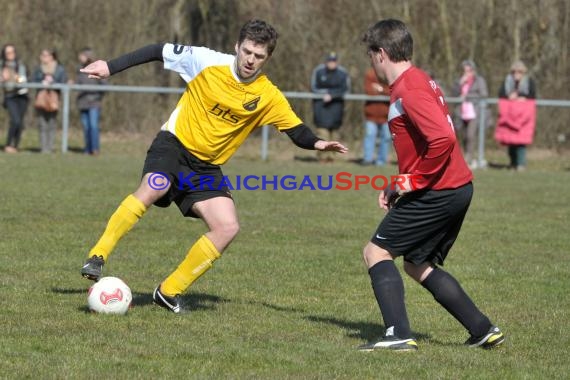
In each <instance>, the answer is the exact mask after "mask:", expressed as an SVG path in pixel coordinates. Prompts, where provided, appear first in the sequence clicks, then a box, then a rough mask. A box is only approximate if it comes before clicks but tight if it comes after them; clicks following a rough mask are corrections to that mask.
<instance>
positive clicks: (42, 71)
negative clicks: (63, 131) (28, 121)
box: [32, 49, 67, 153]
mask: <svg viewBox="0 0 570 380" xmlns="http://www.w3.org/2000/svg"><path fill="white" fill-rule="evenodd" d="M32 79H33V81H34V82H39V83H42V84H44V85H50V84H54V83H66V82H67V74H66V72H65V69H64V67H63V66H62V65H61V64H60V63H59V62H58V61H57V53H56V51H55V50H51V49H43V50H42V51H41V53H40V64H39V66H38V67H36V69H35V70H34V73H33V76H32ZM58 93H59V91H58ZM36 111H37V117H38V126H39V130H40V145H41V152H42V153H51V152H52V151H53V144H54V141H55V133H56V117H57V110H55V111H46V110H43V109H39V108H36Z"/></svg>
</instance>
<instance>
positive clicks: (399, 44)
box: [362, 19, 414, 62]
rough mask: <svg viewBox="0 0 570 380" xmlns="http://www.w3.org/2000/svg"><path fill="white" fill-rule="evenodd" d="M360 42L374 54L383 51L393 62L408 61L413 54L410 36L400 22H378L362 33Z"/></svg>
mask: <svg viewBox="0 0 570 380" xmlns="http://www.w3.org/2000/svg"><path fill="white" fill-rule="evenodd" d="M362 42H364V43H365V44H366V47H367V48H368V50H371V51H374V52H377V51H379V50H380V49H384V51H385V52H386V54H388V57H390V60H391V61H393V62H401V61H410V60H411V59H412V55H413V53H414V40H413V39H412V34H411V33H410V31H409V30H408V28H407V27H406V24H404V23H403V22H402V21H400V20H394V19H387V20H382V21H378V22H377V23H376V24H374V25H372V26H371V27H370V28H368V30H367V31H366V33H364V36H362Z"/></svg>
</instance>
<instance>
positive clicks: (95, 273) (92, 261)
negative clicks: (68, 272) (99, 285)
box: [81, 256, 105, 281]
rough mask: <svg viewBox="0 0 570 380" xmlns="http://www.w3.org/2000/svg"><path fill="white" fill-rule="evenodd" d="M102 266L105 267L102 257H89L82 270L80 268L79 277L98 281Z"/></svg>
mask: <svg viewBox="0 0 570 380" xmlns="http://www.w3.org/2000/svg"><path fill="white" fill-rule="evenodd" d="M103 265H105V260H103V256H91V257H90V258H88V259H87V261H86V262H85V264H84V265H83V268H81V275H82V276H83V277H85V278H87V279H89V280H92V281H99V278H101V272H102V271H103Z"/></svg>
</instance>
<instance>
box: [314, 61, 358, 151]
mask: <svg viewBox="0 0 570 380" xmlns="http://www.w3.org/2000/svg"><path fill="white" fill-rule="evenodd" d="M311 90H312V91H313V92H314V93H316V94H320V95H322V98H319V99H314V101H313V114H314V122H315V125H316V126H317V135H318V136H319V137H320V138H322V139H329V138H331V139H332V138H333V137H334V138H337V137H338V135H337V131H338V129H339V128H340V126H341V125H342V119H343V116H344V98H343V97H344V94H346V93H348V92H349V91H350V77H349V76H348V72H347V71H346V69H345V68H344V67H342V66H339V64H338V56H337V54H336V53H335V52H330V53H329V54H328V55H327V56H326V60H325V63H321V64H320V65H318V66H317V67H315V69H314V70H313V74H312V76H311ZM318 157H319V161H321V162H323V161H328V162H331V161H332V160H333V158H332V156H331V155H329V154H328V153H327V152H318Z"/></svg>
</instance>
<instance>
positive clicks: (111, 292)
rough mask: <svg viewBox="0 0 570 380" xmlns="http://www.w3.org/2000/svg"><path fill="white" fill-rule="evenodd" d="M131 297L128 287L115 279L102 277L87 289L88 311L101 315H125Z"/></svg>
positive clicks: (118, 279)
mask: <svg viewBox="0 0 570 380" xmlns="http://www.w3.org/2000/svg"><path fill="white" fill-rule="evenodd" d="M132 300H133V295H132V293H131V289H130V288H129V287H128V285H127V284H126V283H125V282H124V281H123V280H121V279H120V278H117V277H103V278H101V279H99V281H97V282H96V283H94V284H93V285H92V286H91V287H90V288H89V295H88V296H87V305H88V306H89V310H91V311H93V312H95V313H103V314H126V312H127V311H129V307H130V306H131V301H132Z"/></svg>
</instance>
